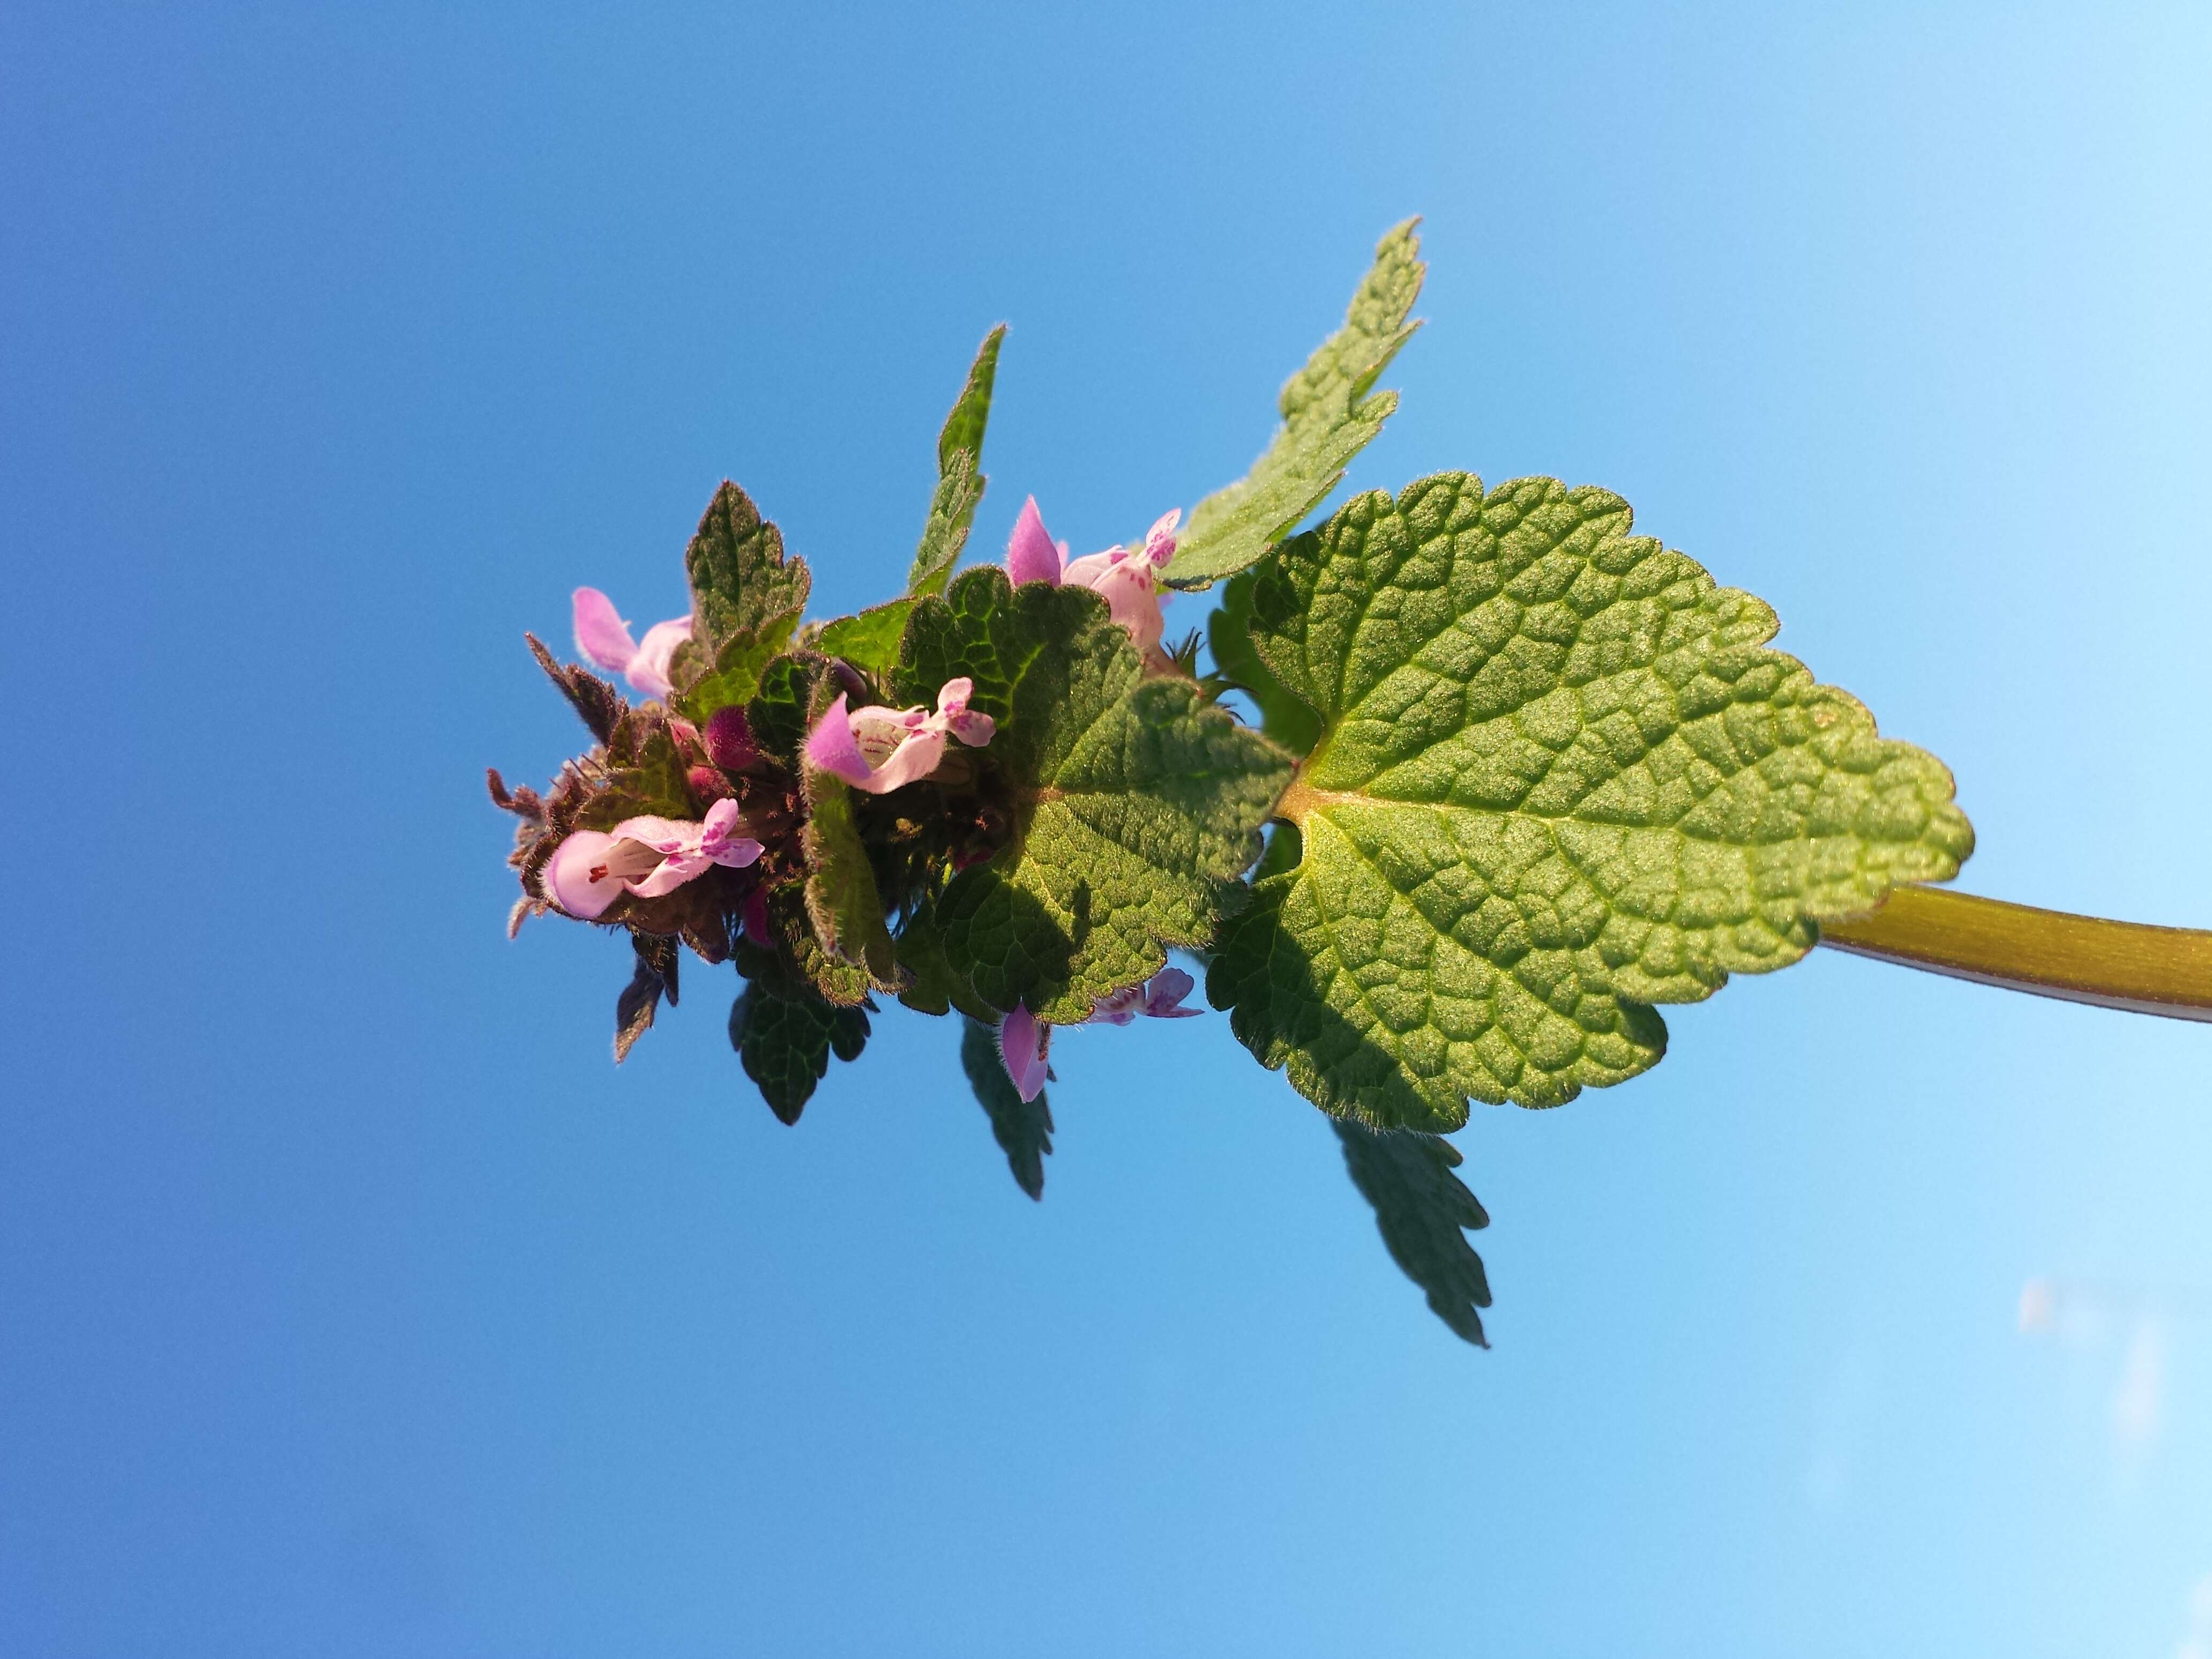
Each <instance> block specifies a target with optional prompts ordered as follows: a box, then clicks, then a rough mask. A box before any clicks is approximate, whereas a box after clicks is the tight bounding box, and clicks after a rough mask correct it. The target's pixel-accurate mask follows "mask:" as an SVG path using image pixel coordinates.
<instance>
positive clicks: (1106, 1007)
mask: <svg viewBox="0 0 2212 1659" xmlns="http://www.w3.org/2000/svg"><path fill="white" fill-rule="evenodd" d="M1197 984H1198V981H1196V980H1194V979H1193V978H1192V977H1191V976H1190V975H1188V974H1186V973H1185V972H1183V970H1182V969H1180V968H1163V969H1160V971H1159V972H1158V973H1157V974H1154V975H1152V978H1150V979H1148V980H1146V981H1145V982H1144V983H1143V984H1142V985H1132V986H1131V987H1129V988H1128V989H1127V990H1126V991H1116V992H1115V993H1114V994H1113V995H1112V996H1110V997H1108V998H1106V999H1105V1000H1103V1001H1101V1002H1097V1003H1095V1004H1093V1005H1092V1006H1091V1018H1088V1019H1086V1020H1085V1021H1084V1022H1083V1023H1084V1024H1085V1025H1127V1024H1128V1023H1129V1022H1130V1021H1131V1020H1133V1019H1134V1018H1137V1016H1138V1015H1139V1014H1142V1015H1144V1016H1145V1017H1146V1018H1148V1019H1196V1018H1198V1017H1199V1016H1200V1014H1202V1013H1204V1012H1206V1010H1205V1009H1203V1008H1186V1007H1184V1006H1182V1000H1183V999H1184V998H1185V997H1187V996H1188V995H1189V994H1191V991H1192V990H1193V988H1194V987H1196V985H1197Z"/></svg>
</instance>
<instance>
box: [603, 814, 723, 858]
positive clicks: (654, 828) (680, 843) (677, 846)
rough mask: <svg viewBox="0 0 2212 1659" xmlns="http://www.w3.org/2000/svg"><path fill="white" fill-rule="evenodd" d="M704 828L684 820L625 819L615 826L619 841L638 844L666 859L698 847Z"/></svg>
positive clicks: (616, 836)
mask: <svg viewBox="0 0 2212 1659" xmlns="http://www.w3.org/2000/svg"><path fill="white" fill-rule="evenodd" d="M702 827H703V826H702V825H700V824H696V823H690V822H688V821H687V820H685V819H683V818H656V817H635V818H624V819H623V821H622V822H621V823H618V824H617V825H615V829H614V835H615V839H616V840H617V841H634V842H638V843H639V844H640V845H641V846H644V847H647V848H651V849H652V850H653V851H654V852H656V853H658V854H660V855H661V856H662V857H663V858H665V857H667V856H668V855H669V854H672V853H678V852H681V851H683V850H684V848H691V847H696V846H697V845H698V844H699V835H700V831H701V829H702Z"/></svg>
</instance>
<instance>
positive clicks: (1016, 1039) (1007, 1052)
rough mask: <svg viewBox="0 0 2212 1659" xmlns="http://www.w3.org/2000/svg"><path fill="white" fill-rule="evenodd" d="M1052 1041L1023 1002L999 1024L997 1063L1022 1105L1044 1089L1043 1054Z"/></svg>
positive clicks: (1046, 1026) (1044, 1062) (1017, 1004)
mask: <svg viewBox="0 0 2212 1659" xmlns="http://www.w3.org/2000/svg"><path fill="white" fill-rule="evenodd" d="M1051 1042H1052V1028H1051V1027H1050V1026H1049V1025H1040V1024H1037V1018H1036V1015H1035V1014H1032V1013H1031V1012H1030V1011H1029V1007H1028V1006H1027V1005H1026V1004H1024V1003H1019V1002H1018V1003H1016V1004H1015V1005H1014V1011H1013V1012H1012V1013H1010V1014H1008V1015H1007V1016H1006V1018H1004V1019H1002V1020H1000V1022H999V1060H1000V1063H1001V1064H1002V1065H1004V1066H1006V1075H1007V1076H1008V1077H1010V1078H1012V1079H1013V1084H1014V1092H1015V1093H1016V1094H1018V1095H1019V1096H1020V1097H1022V1099H1023V1100H1024V1102H1028V1101H1032V1100H1035V1099H1036V1097H1037V1096H1038V1095H1039V1094H1040V1093H1041V1092H1042V1091H1043V1089H1044V1079H1045V1071H1046V1069H1047V1066H1046V1060H1045V1052H1046V1049H1047V1048H1048V1046H1049V1045H1050V1043H1051Z"/></svg>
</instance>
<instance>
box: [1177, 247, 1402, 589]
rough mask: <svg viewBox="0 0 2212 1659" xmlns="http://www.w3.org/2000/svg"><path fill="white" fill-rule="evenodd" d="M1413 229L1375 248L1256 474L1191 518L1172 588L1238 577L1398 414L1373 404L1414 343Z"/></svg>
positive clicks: (1393, 399) (1380, 402)
mask: <svg viewBox="0 0 2212 1659" xmlns="http://www.w3.org/2000/svg"><path fill="white" fill-rule="evenodd" d="M1419 222H1420V221H1419V220H1418V219H1408V220H1407V221H1406V222H1405V223H1404V224H1402V225H1400V226H1399V227H1398V228H1396V229H1395V230H1393V231H1391V232H1390V233H1389V234H1388V235H1386V236H1385V237H1383V240H1381V241H1380V242H1378V243H1377V244H1376V247H1375V264H1374V268H1373V269H1372V270H1370V271H1369V272H1368V273H1367V276H1366V277H1365V279H1364V281H1362V282H1361V283H1360V284H1359V289H1358V292H1357V293H1355V294H1354V295H1352V308H1351V309H1350V310H1349V311H1348V312H1347V313H1346V314H1345V319H1344V326H1343V327H1342V328H1340V329H1339V330H1338V331H1336V332H1335V333H1334V334H1332V335H1330V336H1329V337H1328V339H1327V340H1325V341H1323V342H1322V344H1321V346H1320V348H1319V349H1317V350H1316V351H1315V353H1314V355H1313V356H1311V357H1310V358H1308V359H1307V360H1306V365H1305V367H1304V368H1302V369H1300V370H1299V371H1298V372H1297V374H1293V375H1292V376H1291V378H1290V380H1288V382H1286V383H1285V386H1284V387H1283V392H1282V398H1281V399H1280V406H1281V409H1282V414H1283V424H1282V426H1281V428H1279V430H1278V431H1277V432H1276V434H1275V438H1274V441H1273V442H1272V443H1270V444H1269V445H1268V446H1267V450H1266V452H1265V453H1263V454H1261V457H1260V459H1258V460H1256V461H1255V462H1254V463H1253V464H1252V470H1251V471H1249V472H1248V473H1246V474H1245V475H1244V477H1242V478H1240V479H1238V480H1237V482H1236V483H1233V484H1231V485H1230V486H1229V487H1228V488H1227V489H1220V490H1217V491H1215V492H1214V493H1213V494H1212V495H1208V496H1207V497H1206V499H1205V500H1204V501H1200V503H1199V504H1198V506H1197V507H1195V508H1194V509H1193V510H1192V513H1191V515H1190V523H1189V524H1188V526H1186V527H1185V529H1184V531H1183V532H1182V538H1181V540H1180V542H1179V543H1178V544H1177V546H1176V556H1175V558H1174V560H1173V561H1172V562H1170V564H1169V565H1168V568H1167V569H1166V571H1165V573H1164V575H1165V579H1166V580H1167V583H1168V585H1169V586H1172V587H1204V586H1206V584H1208V583H1209V582H1214V581H1218V580H1220V579H1221V578H1222V577H1224V576H1233V575H1235V574H1237V572H1238V571H1240V570H1243V569H1244V568H1247V567H1248V566H1249V565H1250V564H1252V563H1253V562H1254V561H1255V560H1256V559H1258V558H1259V556H1261V554H1262V553H1264V552H1266V551H1267V549H1268V548H1269V547H1270V546H1272V545H1273V544H1274V543H1275V542H1277V541H1279V540H1280V539H1281V538H1283V537H1284V536H1285V534H1287V533H1288V532H1291V530H1293V529H1295V528H1296V527H1297V524H1298V521H1299V520H1302V519H1304V517H1305V516H1306V514H1307V513H1310V512H1312V511H1313V510H1314V508H1316V507H1319V506H1320V505H1321V504H1322V501H1325V500H1327V499H1328V494H1329V492H1330V491H1331V490H1333V489H1335V488H1336V486H1337V484H1338V483H1340V481H1341V480H1342V479H1343V477H1344V469H1345V467H1346V465H1347V464H1349V463H1350V461H1351V459H1352V457H1353V456H1354V455H1357V454H1358V453H1359V452H1360V451H1361V450H1362V449H1364V448H1365V447H1367V444H1368V442H1369V441H1370V440H1371V439H1372V438H1373V437H1374V436H1375V435H1376V433H1378V432H1380V431H1381V430H1382V429H1383V421H1384V420H1385V419H1386V418H1387V417H1388V416H1389V413H1390V411H1391V410H1394V409H1395V408H1397V406H1398V394H1397V393H1396V392H1378V393H1376V395H1375V396H1374V397H1371V398H1370V397H1369V396H1368V395H1367V394H1368V392H1369V390H1370V388H1371V387H1372V386H1374V384H1375V381H1376V377H1377V376H1379V375H1380V374H1382V373H1383V370H1384V369H1385V368H1389V366H1390V360H1391V359H1392V358H1393V357H1395V356H1397V355H1398V348H1399V347H1401V346H1402V345H1404V344H1405V343H1406V342H1407V340H1409V339H1411V338H1413V331H1414V330H1415V329H1417V328H1419V326H1420V325H1419V323H1409V322H1407V320H1406V319H1407V315H1408V314H1409V313H1411V312H1412V311H1413V301H1414V300H1415V298H1416V297H1418V296H1419V294H1420V291H1421V278H1422V276H1423V275H1424V274H1425V272H1426V270H1427V269H1428V268H1427V267H1426V266H1425V265H1424V264H1422V263H1421V259H1420V249H1421V242H1420V238H1419V236H1417V235H1415V234H1414V230H1413V228H1414V227H1415V226H1416V225H1418V224H1419Z"/></svg>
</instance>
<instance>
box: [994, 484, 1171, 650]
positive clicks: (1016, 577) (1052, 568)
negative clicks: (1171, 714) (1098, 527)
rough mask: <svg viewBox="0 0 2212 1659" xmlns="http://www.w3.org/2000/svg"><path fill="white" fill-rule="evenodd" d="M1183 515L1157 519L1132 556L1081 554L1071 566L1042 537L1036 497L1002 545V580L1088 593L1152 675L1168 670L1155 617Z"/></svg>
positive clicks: (1058, 547)
mask: <svg viewBox="0 0 2212 1659" xmlns="http://www.w3.org/2000/svg"><path fill="white" fill-rule="evenodd" d="M1180 523H1182V508H1180V507H1177V508H1176V509H1175V510H1174V511H1172V512H1170V513H1164V514H1162V515H1161V517H1160V519H1159V520H1158V523H1156V524H1154V525H1153V526H1152V528H1151V529H1150V530H1149V531H1147V532H1145V544H1144V545H1143V546H1142V547H1140V548H1139V549H1137V550H1134V551H1132V550H1129V549H1128V548H1126V547H1109V548H1108V549H1107V550H1105V551H1104V552H1103V553H1090V554H1085V556H1083V557H1082V558H1079V559H1073V560H1071V559H1070V558H1069V557H1068V556H1067V544H1066V542H1058V543H1055V542H1054V540H1053V539H1052V538H1051V537H1050V536H1049V535H1048V534H1046V533H1045V527H1044V518H1043V515H1042V513H1039V512H1038V511H1037V504H1036V496H1034V495H1032V496H1030V498H1029V499H1028V500H1027V501H1024V502H1023V503H1022V511H1021V516H1020V517H1019V518H1018V519H1016V520H1014V533H1013V536H1012V538H1011V539H1010V540H1009V541H1008V542H1007V543H1006V574H1007V576H1008V577H1009V578H1010V579H1011V580H1012V581H1013V583H1014V584H1015V586H1020V585H1021V584H1022V583H1024V582H1050V583H1052V584H1053V585H1054V586H1074V587H1087V588H1090V589H1091V591H1092V592H1096V593H1097V594H1099V595H1100V596H1101V597H1102V598H1103V599H1105V601H1106V609H1107V611H1108V613H1109V615H1111V616H1112V617H1113V618H1114V620H1115V622H1117V623H1121V626H1122V627H1124V628H1126V629H1128V630H1129V637H1130V638H1131V639H1133V640H1134V641H1136V642H1137V649H1138V650H1139V651H1140V652H1142V653H1144V658H1145V663H1146V666H1147V667H1149V668H1151V669H1152V670H1153V671H1156V672H1157V671H1161V670H1164V669H1165V668H1166V667H1167V666H1168V659H1167V654H1166V653H1164V651H1162V650H1161V649H1160V635H1161V633H1162V632H1163V631H1164V629H1165V628H1166V626H1167V623H1166V620H1165V618H1164V617H1162V616H1161V615H1160V605H1161V604H1162V603H1163V601H1164V599H1166V597H1167V596H1166V595H1165V594H1163V593H1162V592H1160V591H1159V573H1160V572H1161V571H1162V570H1164V569H1165V568H1167V563H1168V561H1169V560H1170V559H1172V558H1173V557H1175V551H1176V526H1177V525H1178V524H1180Z"/></svg>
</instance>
